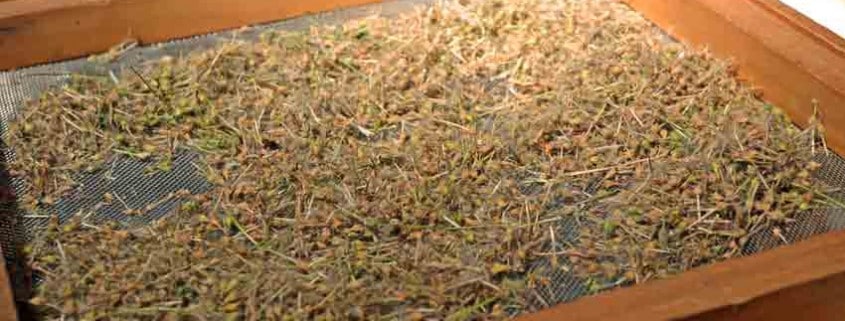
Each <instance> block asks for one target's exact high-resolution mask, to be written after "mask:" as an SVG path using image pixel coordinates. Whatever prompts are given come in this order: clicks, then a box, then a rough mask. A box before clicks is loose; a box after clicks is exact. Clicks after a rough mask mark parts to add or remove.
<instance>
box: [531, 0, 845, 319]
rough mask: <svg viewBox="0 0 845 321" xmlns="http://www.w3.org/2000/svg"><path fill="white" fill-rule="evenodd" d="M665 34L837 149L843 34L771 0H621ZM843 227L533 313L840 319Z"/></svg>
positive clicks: (843, 113) (844, 289)
mask: <svg viewBox="0 0 845 321" xmlns="http://www.w3.org/2000/svg"><path fill="white" fill-rule="evenodd" d="M623 1H625V2H627V3H628V4H629V5H630V6H632V7H633V8H635V9H636V10H638V11H640V12H641V13H642V14H643V15H644V16H645V17H646V18H648V19H650V20H651V21H652V22H654V23H655V24H657V25H658V26H660V27H661V28H663V29H664V30H665V31H667V32H668V33H669V34H670V35H672V36H674V37H676V38H678V39H680V40H682V41H684V42H686V43H688V44H691V45H693V46H705V47H708V48H709V49H710V50H711V51H712V52H713V53H714V54H716V55H717V56H721V57H725V58H730V59H733V60H734V61H735V63H736V64H737V66H738V67H739V74H740V77H741V78H744V79H746V80H747V81H748V82H750V83H751V84H752V85H754V86H756V87H758V88H760V90H761V92H762V94H763V98H764V99H766V100H768V101H769V102H771V103H773V104H774V105H776V106H778V107H780V108H782V109H784V110H785V111H786V112H787V114H788V115H789V116H790V117H791V118H792V120H793V121H795V122H796V123H797V124H798V125H801V126H803V125H807V122H808V121H809V120H810V118H811V117H812V116H813V115H816V117H818V118H819V119H820V120H821V122H822V124H823V125H824V127H825V137H826V141H827V143H828V146H829V147H831V148H832V149H833V150H834V151H836V152H837V153H839V154H840V155H845V39H842V38H840V37H839V36H837V35H835V34H833V33H832V32H830V31H828V30H827V29H825V28H823V27H821V26H819V25H817V24H816V23H814V22H813V21H811V20H809V19H807V18H806V17H804V16H802V15H800V14H798V13H797V12H795V11H794V10H792V9H791V8H789V7H786V6H785V5H783V4H781V3H780V2H778V1H777V0H623ZM843 251H845V232H835V233H829V234H826V235H820V236H816V237H813V238H811V239H810V240H807V241H803V242H799V243H798V244H794V245H789V246H784V247H780V248H777V249H774V250H771V251H767V252H764V253H760V254H756V255H753V256H750V257H746V258H739V259H733V260H729V261H726V262H723V263H718V264H714V265H711V266H707V267H703V268H700V269H697V270H693V271H689V272H686V273H683V274H681V275H679V276H677V277H674V278H670V279H668V280H662V281H655V282H652V283H646V284H643V285H639V286H634V287H630V288H625V289H619V290H614V291H610V292H608V293H605V294H601V295H597V296H594V297H587V298H583V299H580V300H577V301H575V302H573V303H570V304H563V305H559V306H556V307H553V308H550V309H547V310H545V311H541V312H539V313H536V314H532V315H526V316H523V317H521V318H519V320H521V321H535V320H537V321H540V320H590V321H592V320H596V321H598V320H622V321H624V320H632V321H633V320H652V321H659V320H684V321H693V320H694V321H705V320H706V321H710V320H714V321H715V320H741V321H750V320H759V321H770V320H772V321H777V320H783V321H788V320H814V321H826V320H845V299H843V298H844V297H845V255H843V254H845V253H843Z"/></svg>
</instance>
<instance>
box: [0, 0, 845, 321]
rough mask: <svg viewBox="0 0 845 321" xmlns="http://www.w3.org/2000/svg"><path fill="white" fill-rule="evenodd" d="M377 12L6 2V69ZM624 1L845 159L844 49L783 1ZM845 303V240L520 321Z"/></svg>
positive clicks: (0, 55)
mask: <svg viewBox="0 0 845 321" xmlns="http://www.w3.org/2000/svg"><path fill="white" fill-rule="evenodd" d="M376 1H378V0H319V1H312V0H309V1H306V0H288V1H282V0H250V1H236V0H207V1H204V2H203V3H202V5H197V4H196V1H193V0H110V1H109V0H13V1H5V2H0V69H3V70H5V69H14V68H21V67H25V66H31V65H34V64H40V63H46V62H52V61H59V60H65V59H69V58H75V57H81V56H85V55H88V54H92V53H97V52H102V51H105V50H107V49H109V48H110V47H112V46H114V45H116V44H119V43H121V42H123V41H125V40H130V39H131V40H135V41H138V42H140V43H141V44H149V43H154V42H160V41H166V40H171V39H177V38H183V37H188V36H192V35H196V34H202V33H207V32H212V31H218V30H223V29H230V28H236V27H240V26H243V25H249V24H255V23H262V22H269V21H274V20H279V19H283V18H288V17H291V16H295V15H300V14H303V13H306V12H315V11H322V10H328V9H333V8H337V7H341V6H351V5H358V4H363V3H368V2H376ZM624 1H626V2H627V3H629V4H630V5H631V6H632V7H634V8H635V9H637V10H638V11H640V12H641V13H643V14H644V15H645V16H646V17H647V18H648V19H650V20H652V21H653V22H654V23H656V24H657V25H658V26H660V27H661V28H663V29H664V30H666V31H667V32H669V33H670V34H671V35H672V36H674V37H676V38H678V39H680V40H682V41H685V42H688V43H690V44H692V45H696V46H706V47H708V48H710V50H711V51H713V52H714V53H715V54H716V55H718V56H721V57H728V58H731V59H734V60H735V62H736V64H737V65H738V67H739V71H740V76H741V77H742V78H744V79H746V80H748V81H749V82H750V83H751V84H753V85H755V86H757V87H759V88H760V89H761V92H762V94H763V97H764V98H765V99H766V100H768V101H770V102H772V103H773V104H774V105H777V106H779V107H781V108H783V109H784V110H785V111H786V112H787V113H788V114H789V116H790V117H792V119H793V120H794V121H795V122H796V123H797V124H799V125H806V124H807V123H808V121H810V119H811V117H813V115H816V117H817V118H819V119H820V120H821V123H822V124H823V125H824V127H825V137H826V142H827V143H828V145H829V146H830V147H831V148H832V149H833V150H835V151H837V152H838V153H839V154H840V155H845V40H843V39H842V38H840V37H838V36H837V35H835V34H833V33H831V32H829V31H827V30H826V29H824V28H823V27H821V26H819V25H817V24H815V23H814V22H812V21H810V20H808V19H806V18H805V17H803V16H801V15H800V14H798V13H796V12H795V11H793V10H792V9H790V8H788V7H786V6H784V5H782V4H780V3H779V2H778V1H777V0H624ZM0 273H2V271H0ZM2 277H3V275H2V274H0V278H2ZM4 285H6V283H5V282H2V281H0V320H2V321H6V320H5V319H3V318H2V317H3V316H4V315H14V313H13V312H11V313H10V310H7V305H3V304H4V302H9V299H10V298H9V296H10V294H9V293H10V292H8V291H6V292H4ZM843 295H845V232H838V233H831V234H827V235H822V236H817V237H814V238H812V239H810V240H808V241H804V242H801V243H798V244H795V245H791V246H786V247H781V248H778V249H775V250H771V251H768V252H765V253H761V254H758V255H754V256H751V257H747V258H741V259H735V260H730V261H727V262H724V263H719V264H714V265H711V266H707V267H703V268H700V269H696V270H693V271H691V272H688V273H684V274H682V275H680V276H677V277H675V278H671V279H668V280H663V281H655V282H651V283H647V284H644V285H641V286H634V287H630V288H625V289H620V290H615V291H611V292H608V293H605V294H601V295H597V296H593V297H588V298H583V299H580V300H578V301H576V302H574V303H570V304H565V305H560V306H557V307H553V308H551V309H548V310H545V311H541V312H539V313H537V314H532V315H526V316H523V317H521V319H522V320H524V321H533V320H723V319H730V320H797V319H811V320H821V321H824V320H840V319H845V300H843V299H842V297H843ZM8 309H11V308H8ZM12 320H13V319H12Z"/></svg>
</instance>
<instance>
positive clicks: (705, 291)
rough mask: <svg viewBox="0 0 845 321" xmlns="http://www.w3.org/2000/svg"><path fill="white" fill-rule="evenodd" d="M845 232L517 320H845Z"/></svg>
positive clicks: (587, 299)
mask: <svg viewBox="0 0 845 321" xmlns="http://www.w3.org/2000/svg"><path fill="white" fill-rule="evenodd" d="M844 297H845V231H843V232H834V233H830V234H826V235H821V236H817V237H813V238H811V239H809V240H807V241H804V242H801V243H798V244H795V245H791V246H784V247H780V248H777V249H774V250H770V251H767V252H763V253H760V254H757V255H754V256H750V257H744V258H737V259H732V260H729V261H726V262H723V263H718V264H714V265H710V266H706V267H703V268H699V269H694V270H692V271H689V272H686V273H683V274H681V275H678V276H676V277H673V278H670V279H666V280H659V281H652V282H648V283H645V284H642V285H638V286H633V287H629V288H623V289H618V290H613V291H610V292H606V293H603V294H599V295H596V296H593V297H587V298H582V299H579V300H576V301H574V302H572V303H569V304H563V305H558V306H555V307H552V308H549V309H546V310H543V311H540V312H538V313H535V314H529V315H526V316H523V317H520V318H518V319H517V321H552V320H566V321H588V320H589V321H599V320H601V321H604V320H615V321H635V320H636V321H641V320H649V321H663V320H667V321H668V320H683V321H711V320H713V321H715V320H732V321H752V320H753V321H796V320H813V321H828V320H831V321H832V320H843V318H845V299H843V298H844Z"/></svg>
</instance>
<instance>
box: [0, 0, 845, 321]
mask: <svg viewBox="0 0 845 321" xmlns="http://www.w3.org/2000/svg"><path fill="white" fill-rule="evenodd" d="M431 2H432V0H398V1H393V2H389V3H385V4H380V5H371V6H365V7H359V8H352V9H345V10H339V11H336V12H332V13H326V14H320V15H315V16H309V17H304V18H297V19H291V20H287V21H284V22H280V23H275V24H269V25H263V26H257V27H251V28H248V29H243V30H238V31H229V32H222V33H217V34H212V35H206V36H201V37H195V38H190V39H185V40H179V41H174V42H169V43H166V44H161V45H156V46H150V47H142V48H136V49H132V50H130V51H128V52H126V53H124V54H123V55H121V56H120V57H119V58H118V59H117V60H116V61H113V62H109V63H102V62H94V61H90V60H88V59H76V60H71V61H65V62H60V63H54V64H48V65H43V66H38V67H33V68H27V69H23V70H18V71H14V72H0V131H2V132H5V128H6V124H7V122H8V121H9V120H10V119H12V118H14V116H15V114H16V113H17V111H18V110H20V109H21V108H22V107H23V106H24V104H25V102H26V101H27V100H29V99H32V98H36V97H38V96H39V95H40V94H41V93H42V92H43V91H45V90H47V89H50V88H55V87H57V86H61V85H62V84H63V83H65V82H66V81H67V80H68V79H69V75H70V74H74V73H83V74H97V75H109V74H110V73H114V74H119V73H120V72H121V71H122V70H123V69H124V68H126V67H127V66H131V65H134V64H138V63H141V62H143V61H147V60H151V59H155V58H158V57H162V56H165V55H171V56H179V55H183V54H185V53H186V52H189V51H194V50H202V49H207V48H210V47H212V46H214V45H215V44H216V43H218V42H220V41H228V40H230V39H232V38H233V37H237V38H238V39H240V40H244V39H247V40H248V39H256V38H257V37H258V36H259V35H260V34H261V33H262V32H264V31H266V30H269V29H283V30H302V29H306V28H308V27H310V26H313V25H317V24H335V23H339V22H342V21H344V20H348V19H353V18H360V17H364V16H368V15H372V14H380V15H384V16H390V15H395V14H397V13H400V12H403V11H408V10H411V9H412V8H413V7H415V6H418V5H420V4H429V3H431ZM667 41H671V40H669V39H668V38H667ZM0 143H2V142H0ZM0 148H2V150H3V153H2V154H0V156H2V157H4V159H12V158H13V157H14V155H13V154H12V153H11V151H10V150H9V149H8V148H3V146H2V145H0ZM196 159H197V155H195V154H192V153H190V152H180V153H177V155H176V157H175V160H174V164H173V169H172V170H171V171H168V172H161V173H156V174H152V175H149V174H146V173H145V172H144V170H145V168H146V167H147V166H148V165H149V164H146V163H143V162H139V161H135V160H131V159H128V158H118V159H116V160H114V161H113V162H111V164H110V165H109V166H108V168H106V169H103V170H100V171H98V172H95V173H87V174H79V176H78V179H79V182H81V186H80V187H79V188H78V189H77V190H76V191H74V192H73V193H71V194H70V195H69V196H67V197H64V198H62V199H60V200H58V201H57V202H56V204H54V205H53V206H50V207H48V208H44V212H45V213H46V214H48V215H44V216H38V215H33V213H23V212H22V211H20V210H18V209H17V208H16V207H15V202H14V195H15V194H18V195H20V194H21V193H26V182H22V181H17V180H10V179H9V176H8V174H7V172H6V171H5V169H4V168H0V246H2V249H3V251H4V256H5V258H6V260H7V266H8V267H9V269H10V273H11V275H12V278H13V283H14V286H15V289H16V296H17V297H18V298H19V299H21V298H24V299H25V298H26V296H27V293H28V289H29V288H30V281H29V280H30V277H29V275H28V273H27V271H26V270H25V269H24V268H23V263H24V262H25V258H22V257H20V256H19V255H18V253H19V252H18V248H19V247H20V246H21V244H24V243H25V242H26V241H27V240H29V239H30V238H31V237H33V236H34V235H36V234H35V233H36V232H37V231H38V230H39V229H40V228H42V227H44V226H45V224H46V223H47V222H48V219H49V217H50V216H52V215H55V216H57V217H58V218H59V220H60V222H64V221H66V220H68V219H69V218H71V217H73V216H74V215H86V216H87V220H89V221H91V222H94V223H102V222H106V221H114V222H117V223H118V224H120V225H122V226H124V227H127V228H133V227H139V226H143V225H145V224H149V223H151V222H153V221H154V220H157V219H160V218H162V217H163V216H164V215H165V214H167V213H169V212H170V211H171V210H172V209H173V208H174V207H175V206H177V205H178V203H179V200H178V198H172V199H168V197H167V196H168V195H169V194H170V193H173V192H177V191H180V190H188V191H189V192H190V193H201V192H204V191H207V190H208V189H209V188H210V184H209V183H208V182H206V181H205V179H204V178H203V176H202V175H201V174H200V173H198V172H197V171H196V167H195V166H193V162H194V161H195V160H196ZM817 161H818V162H820V163H821V164H822V169H821V170H820V171H819V172H818V175H819V178H821V179H822V180H823V181H824V182H825V183H827V184H829V185H831V186H833V187H840V188H841V187H845V160H843V159H842V158H840V157H838V156H837V155H835V154H833V153H823V154H820V155H819V156H818V157H817ZM2 163H5V162H3V161H2V160H0V164H2ZM106 193H110V194H112V195H113V196H115V197H117V198H120V201H117V202H111V203H110V204H109V205H107V206H102V207H99V208H97V209H96V210H91V209H92V208H94V207H96V206H95V205H97V204H98V203H101V202H102V200H103V198H104V195H105V194H106ZM834 196H835V197H837V198H840V199H845V190H843V192H841V193H840V194H839V195H834ZM162 200H164V201H162ZM150 205H152V206H151V210H150V211H147V212H145V214H144V215H140V216H132V215H127V214H125V213H124V212H125V210H126V209H140V208H146V207H148V206H150ZM843 214H845V211H843V210H842V209H832V208H831V209H820V210H815V211H813V212H808V213H802V214H800V215H798V216H797V217H796V220H795V222H793V223H792V224H790V225H788V226H786V227H785V228H784V230H783V232H782V233H781V235H780V236H778V235H774V234H772V233H771V232H770V231H763V232H761V233H758V234H756V235H754V236H753V237H752V238H751V239H750V240H749V242H748V243H747V244H746V246H745V248H744V249H743V254H746V255H747V254H752V253H755V252H759V251H763V250H767V249H771V248H773V247H776V246H779V245H783V244H785V243H793V242H796V241H799V240H802V239H805V238H807V237H809V236H812V235H815V234H819V233H824V232H828V231H833V230H839V229H843V228H845V215H843ZM579 229H580V227H579V225H578V222H577V221H576V220H575V219H563V220H561V221H559V223H558V226H557V228H556V235H557V236H558V237H559V239H557V240H556V242H555V243H553V244H548V245H547V251H548V252H556V251H562V250H564V249H565V248H566V244H567V243H571V242H573V241H574V240H575V238H577V236H578V233H579ZM531 270H532V273H533V274H535V275H539V276H540V277H541V279H544V280H545V282H540V284H539V286H538V287H536V288H535V289H533V290H531V291H530V292H529V293H528V294H527V297H526V301H527V302H528V303H529V306H528V308H529V309H531V310H537V309H542V308H545V307H549V306H552V305H555V304H557V303H561V302H567V301H571V300H574V299H576V298H579V297H582V296H584V295H586V294H588V293H589V292H590V291H591V290H590V289H589V288H588V286H587V285H586V284H585V282H584V280H582V279H579V278H578V277H577V276H575V275H574V274H573V273H571V272H569V267H568V264H567V258H566V257H559V258H557V264H552V259H550V258H549V259H543V260H539V261H537V262H534V263H533V264H532V266H531ZM37 279H38V278H37V276H36V277H35V280H37ZM619 285H622V284H617V286H619ZM518 312H520V311H514V313H518Z"/></svg>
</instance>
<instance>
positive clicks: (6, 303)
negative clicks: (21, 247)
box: [0, 248, 18, 321]
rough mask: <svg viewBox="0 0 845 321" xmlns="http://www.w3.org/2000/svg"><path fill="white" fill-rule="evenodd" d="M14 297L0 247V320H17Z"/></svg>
mask: <svg viewBox="0 0 845 321" xmlns="http://www.w3.org/2000/svg"><path fill="white" fill-rule="evenodd" d="M17 320H18V317H17V310H16V309H15V297H14V295H13V294H12V287H11V286H10V283H9V275H8V273H6V262H5V260H4V259H3V249H2V248H0V321H17Z"/></svg>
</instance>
